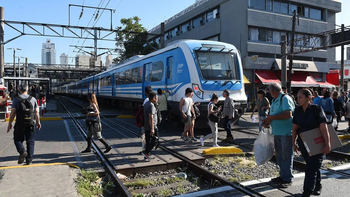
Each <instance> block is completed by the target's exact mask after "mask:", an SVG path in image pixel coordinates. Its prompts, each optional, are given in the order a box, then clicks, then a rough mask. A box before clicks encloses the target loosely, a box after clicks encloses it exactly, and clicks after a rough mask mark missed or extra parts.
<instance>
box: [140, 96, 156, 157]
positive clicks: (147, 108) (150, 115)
mask: <svg viewBox="0 0 350 197" xmlns="http://www.w3.org/2000/svg"><path fill="white" fill-rule="evenodd" d="M148 98H149V101H148V102H147V103H146V104H145V105H144V107H143V108H144V110H143V113H144V114H143V117H144V129H145V137H146V149H145V150H144V151H142V155H143V156H144V157H145V160H146V161H149V159H150V157H149V154H150V152H151V150H152V149H153V147H154V146H155V144H156V140H157V138H158V128H157V125H158V113H157V109H156V107H155V105H156V104H157V99H158V96H157V94H156V93H154V92H151V93H149V97H148Z"/></svg>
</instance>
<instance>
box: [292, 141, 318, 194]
mask: <svg viewBox="0 0 350 197" xmlns="http://www.w3.org/2000/svg"><path fill="white" fill-rule="evenodd" d="M297 143H298V146H299V150H300V152H301V154H302V155H303V157H304V160H305V162H306V169H305V178H304V187H303V189H304V191H308V192H312V191H313V190H314V189H315V186H320V185H321V171H320V168H321V165H322V161H323V156H324V155H323V154H317V155H314V156H309V154H308V152H307V151H306V149H305V146H304V143H303V142H302V140H301V138H300V137H299V136H298V139H297Z"/></svg>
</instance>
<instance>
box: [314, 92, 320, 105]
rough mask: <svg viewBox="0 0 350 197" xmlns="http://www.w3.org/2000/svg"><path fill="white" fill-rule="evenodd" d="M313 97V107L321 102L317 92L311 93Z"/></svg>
mask: <svg viewBox="0 0 350 197" xmlns="http://www.w3.org/2000/svg"><path fill="white" fill-rule="evenodd" d="M313 96H314V99H313V104H314V105H318V104H319V103H320V101H321V97H320V96H319V95H318V92H317V91H315V92H314V93H313Z"/></svg>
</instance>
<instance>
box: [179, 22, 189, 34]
mask: <svg viewBox="0 0 350 197" xmlns="http://www.w3.org/2000/svg"><path fill="white" fill-rule="evenodd" d="M190 30H191V23H190V22H188V23H185V24H183V25H181V33H185V32H187V31H190Z"/></svg>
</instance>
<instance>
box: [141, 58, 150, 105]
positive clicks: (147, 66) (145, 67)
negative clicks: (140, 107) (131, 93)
mask: <svg viewBox="0 0 350 197" xmlns="http://www.w3.org/2000/svg"><path fill="white" fill-rule="evenodd" d="M151 66H152V63H147V64H144V65H143V72H142V81H143V83H142V99H145V98H146V96H145V87H146V86H148V84H149V80H150V79H149V71H150V69H151Z"/></svg>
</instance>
